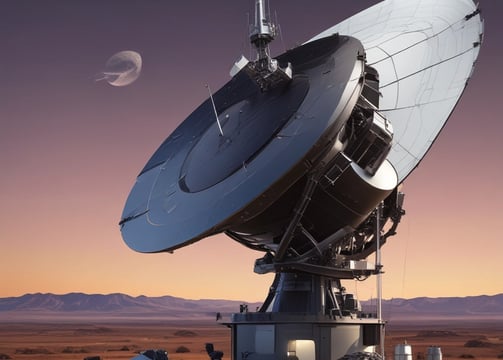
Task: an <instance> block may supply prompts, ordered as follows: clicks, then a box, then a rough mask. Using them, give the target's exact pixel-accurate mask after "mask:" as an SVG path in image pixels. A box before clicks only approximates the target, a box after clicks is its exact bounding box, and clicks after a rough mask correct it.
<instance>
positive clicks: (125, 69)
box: [97, 50, 142, 86]
mask: <svg viewBox="0 0 503 360" xmlns="http://www.w3.org/2000/svg"><path fill="white" fill-rule="evenodd" d="M141 66H142V58H141V55H140V54H139V53H137V52H136V51H132V50H124V51H120V52H118V53H116V54H114V55H113V56H112V57H110V59H108V61H107V62H106V64H105V71H103V72H102V73H101V74H100V77H99V78H98V79H97V81H98V80H106V81H107V82H108V83H109V84H110V85H112V86H127V85H130V84H132V83H133V82H134V81H136V79H138V77H139V76H140V72H141Z"/></svg>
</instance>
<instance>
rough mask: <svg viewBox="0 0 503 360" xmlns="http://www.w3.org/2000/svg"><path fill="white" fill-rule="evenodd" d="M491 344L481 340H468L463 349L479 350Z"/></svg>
mask: <svg viewBox="0 0 503 360" xmlns="http://www.w3.org/2000/svg"><path fill="white" fill-rule="evenodd" d="M490 346H491V344H490V343H487V342H484V341H481V340H468V341H467V342H465V347H469V348H481V347H490Z"/></svg>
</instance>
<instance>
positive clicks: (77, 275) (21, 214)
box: [0, 0, 503, 301]
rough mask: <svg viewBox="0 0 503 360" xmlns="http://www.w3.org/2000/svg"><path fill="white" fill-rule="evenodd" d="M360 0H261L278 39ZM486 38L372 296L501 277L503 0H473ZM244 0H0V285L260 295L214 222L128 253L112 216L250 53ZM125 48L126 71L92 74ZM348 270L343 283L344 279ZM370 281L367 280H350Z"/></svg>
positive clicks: (296, 35)
mask: <svg viewBox="0 0 503 360" xmlns="http://www.w3.org/2000/svg"><path fill="white" fill-rule="evenodd" d="M375 3H377V1H375V0H373V1H371V0H357V1H355V0H351V1H350V0H337V1H336V0H310V1H301V0H271V8H272V9H273V10H276V11H277V14H278V20H279V23H280V25H281V29H282V32H283V39H282V40H281V39H278V40H277V41H276V44H275V45H274V47H273V52H274V53H275V54H277V53H279V52H282V51H283V49H284V48H291V47H293V46H295V45H297V44H300V43H302V42H304V41H306V40H307V39H309V38H311V37H312V36H314V35H315V34H317V33H319V32H321V31H322V30H324V29H326V28H328V27H330V26H331V25H333V24H335V23H337V22H339V21H341V20H343V19H344V18H346V17H348V16H350V15H352V14H354V13H356V12H358V11H360V10H362V9H364V8H366V7H368V6H370V5H372V4H375ZM480 6H481V8H482V11H483V16H484V18H485V20H486V27H485V32H486V34H485V42H484V44H483V47H482V50H481V54H480V57H479V62H478V65H477V67H476V70H475V73H474V76H473V78H472V80H471V82H470V84H469V86H468V88H467V90H466V91H465V93H464V96H463V97H462V99H461V102H460V104H459V105H458V107H457V108H456V110H455V111H454V113H453V115H452V117H451V119H450V121H449V123H448V124H447V126H446V127H445V129H444V131H443V132H442V134H441V135H440V137H439V138H438V140H437V142H436V143H435V144H434V146H433V147H432V149H431V151H430V152H429V153H428V155H427V156H426V158H425V159H424V161H423V162H422V163H421V165H420V166H419V168H418V169H417V170H416V171H415V172H413V174H412V175H411V176H410V177H409V178H408V179H407V180H406V182H405V184H404V187H403V189H402V190H403V191H404V192H405V194H406V202H405V206H404V207H405V209H406V211H407V215H406V217H404V219H403V221H402V224H401V225H400V226H399V228H398V235H397V236H395V237H393V238H390V239H389V242H388V244H386V246H385V247H384V248H383V249H384V251H383V262H384V270H385V271H386V274H385V276H384V297H385V298H392V297H406V298H410V297H417V296H432V297H436V296H467V295H479V294H489V295H491V294H496V293H501V292H503V281H502V280H501V276H502V274H503V261H502V260H501V259H502V257H503V255H502V254H503V239H502V233H503V219H502V217H503V216H502V215H503V210H502V206H503V190H502V187H501V184H502V180H501V178H502V177H503V160H502V155H503V140H502V134H503V120H502V117H501V104H502V102H503V98H502V91H501V84H502V83H503V76H502V70H501V66H502V65H503V45H502V41H501V39H502V38H503V22H502V21H501V14H502V13H503V1H500V0H481V1H480ZM252 9H253V3H252V1H251V0H226V1H224V0H214V1H201V0H198V1H195V0H184V1H176V2H175V1H167V0H165V1H160V0H155V1H154V0H136V1H130V0H107V1H102V0H44V1H38V0H2V1H1V2H0V46H1V47H0V49H1V54H2V55H1V58H0V73H1V77H0V79H1V83H0V169H1V172H0V244H1V247H0V273H1V280H0V297H6V296H18V295H22V294H24V293H28V292H53V293H67V292H72V291H79V292H86V293H113V292H124V293H127V294H131V295H140V294H145V295H152V296H158V295H167V294H169V295H173V296H180V297H185V298H193V299H199V298H227V299H239V300H246V301H260V300H263V298H264V297H265V295H266V293H267V291H268V287H269V285H270V282H271V280H272V277H271V276H269V275H267V276H261V275H256V274H254V273H253V262H254V260H255V259H256V258H258V257H261V256H262V253H258V252H254V251H251V250H249V249H247V248H244V247H242V246H241V245H239V244H237V243H234V242H233V241H232V240H230V239H228V238H226V237H225V236H224V235H218V236H214V237H212V238H209V239H204V240H202V241H200V242H199V243H196V244H195V245H192V246H189V247H187V248H183V249H180V250H178V251H176V252H175V253H174V254H167V253H166V254H149V255H146V254H139V253H135V252H134V251H132V250H130V249H129V248H128V247H127V246H126V245H125V244H124V243H123V241H122V238H121V235H120V231H119V226H118V221H119V219H120V215H121V212H122V208H123V205H124V203H125V200H126V197H127V195H128V193H129V191H130V189H131V187H132V185H133V183H134V181H135V178H136V175H137V174H138V172H139V171H140V169H141V168H142V167H143V165H144V164H145V162H146V161H147V160H148V158H149V157H150V155H151V154H152V153H153V152H154V150H155V149H156V148H157V147H158V146H159V145H160V143H161V142H162V141H163V140H164V139H165V138H166V137H167V136H168V135H169V134H170V133H171V132H172V131H173V130H174V129H175V127H176V126H177V125H178V124H179V123H180V122H181V121H183V119H185V118H186V117H187V116H188V115H189V114H190V113H191V111H192V110H193V109H195V108H196V107H197V106H198V105H199V104H200V103H201V102H202V101H203V100H204V99H205V98H206V97H207V90H206V88H205V87H204V84H206V83H208V84H210V86H211V87H212V88H213V89H214V90H216V89H218V88H219V87H220V86H222V85H223V84H224V83H225V82H227V81H228V79H229V75H228V71H229V70H230V67H231V66H232V64H233V62H234V61H235V59H237V57H238V56H239V55H240V54H242V53H244V54H245V55H247V56H248V55H249V51H250V50H249V46H248V38H247V31H248V30H247V29H248V25H247V12H250V11H252ZM120 50H136V51H138V52H140V53H141V54H142V56H143V61H144V62H143V72H142V75H141V76H140V78H139V79H138V80H137V81H136V82H135V83H133V84H132V85H130V86H127V87H123V88H117V87H112V86H109V85H107V84H106V83H104V82H97V83H96V82H94V80H93V79H94V76H95V74H96V73H98V72H100V71H101V70H103V67H104V64H105V62H106V60H107V59H108V57H109V56H111V55H112V54H114V53H115V52H117V51H120ZM351 285H352V284H351ZM358 293H359V295H360V297H362V298H368V297H370V296H375V286H374V280H368V281H366V282H365V283H359V284H358Z"/></svg>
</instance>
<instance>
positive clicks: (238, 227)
mask: <svg viewBox="0 0 503 360" xmlns="http://www.w3.org/2000/svg"><path fill="white" fill-rule="evenodd" d="M261 11H262V10H261ZM257 29H260V26H257V27H256V28H255V31H264V33H263V34H256V33H255V34H252V36H251V38H252V42H253V41H255V43H254V44H255V45H256V47H257V50H258V53H259V56H263V57H264V58H263V59H262V58H259V60H257V62H256V63H252V62H249V63H248V64H247V63H246V61H241V64H240V66H239V67H238V70H236V71H235V72H234V73H236V75H235V76H234V77H233V78H232V80H231V81H229V82H228V83H227V84H226V85H225V86H224V87H223V88H222V89H220V90H219V91H218V92H217V93H215V95H214V97H213V98H211V99H208V100H207V101H205V102H204V103H203V104H202V105H201V106H200V107H199V108H197V109H196V110H195V111H194V112H193V113H192V114H191V115H190V116H189V117H188V118H187V119H186V120H185V121H184V122H183V123H182V124H181V125H180V126H179V127H178V128H177V129H176V130H175V131H174V132H173V133H172V134H171V135H170V136H169V137H168V138H167V139H166V140H165V142H164V143H163V144H162V145H161V146H160V148H159V149H158V150H157V151H156V152H155V153H154V155H153V156H152V157H151V159H150V160H149V161H148V163H147V164H146V166H145V167H144V169H143V170H142V171H141V172H140V174H139V176H138V179H137V182H136V184H135V186H134V187H133V189H132V191H131V194H130V196H129V198H128V200H127V203H126V206H125V208H124V211H123V214H122V218H121V222H120V224H121V231H122V235H123V238H124V240H125V241H126V243H127V244H128V245H129V246H130V247H131V248H133V249H135V250H137V251H141V252H159V251H172V250H174V249H177V248H180V247H183V246H185V245H188V244H190V243H193V242H195V241H197V240H199V239H202V238H204V237H207V236H209V235H212V234H216V233H219V232H226V233H227V235H229V236H231V237H232V238H233V239H235V240H237V241H239V242H241V243H243V244H244V245H246V246H249V247H251V248H253V249H257V250H262V251H266V252H273V253H277V252H278V251H279V252H280V253H281V254H282V255H284V252H285V251H288V252H290V253H296V254H302V253H304V254H308V253H309V251H311V250H312V247H313V246H315V247H316V246H318V245H319V244H321V243H323V244H325V246H330V247H332V245H335V244H338V245H337V248H338V249H339V250H338V251H342V252H344V253H347V254H353V256H356V255H355V254H361V256H362V257H365V256H367V255H368V254H369V248H370V247H369V244H368V243H367V240H361V238H364V239H366V238H369V237H370V238H372V236H370V235H369V232H368V230H363V228H362V227H365V226H364V223H365V219H367V217H368V216H369V215H370V213H371V212H372V210H373V209H374V208H375V206H376V204H378V203H379V202H380V201H382V200H384V199H385V198H387V197H388V201H390V202H394V201H395V202H396V200H397V197H396V196H395V195H394V196H393V197H391V198H390V197H389V196H390V195H391V193H392V192H395V193H396V186H397V185H398V184H399V183H400V182H401V181H403V179H405V177H406V176H407V175H408V174H409V173H410V172H411V171H412V170H413V169H414V168H415V166H417V164H418V162H419V161H420V160H421V159H422V157H423V156H424V155H425V153H426V151H427V150H428V149H429V148H430V146H431V144H432V142H433V141H434V140H435V138H436V137H437V135H438V133H439V131H440V130H441V129H442V127H443V125H444V124H445V122H446V121H447V118H448V117H449V115H450V113H451V112H452V110H453V108H454V106H455V104H456V103H457V101H458V100H459V97H460V96H461V93H462V91H463V89H464V87H465V85H466V82H467V80H468V78H469V77H470V75H471V72H472V68H473V64H474V61H475V59H476V57H477V55H478V52H479V45H480V42H481V36H482V35H481V34H482V22H481V19H480V16H479V14H478V10H477V9H476V8H475V6H474V4H473V3H472V2H471V0H461V1H458V0H445V1H443V2H442V4H440V5H439V4H438V3H437V2H435V1H433V0H400V1H397V0H387V1H383V2H382V3H379V4H378V5H376V6H373V7H371V8H369V9H367V10H365V11H363V12H361V13H359V14H357V15H355V16H353V17H351V18H350V19H348V20H346V21H343V22H342V23H340V24H339V25H336V26H334V27H332V28H330V29H328V30H327V31H325V32H323V33H321V34H319V35H318V36H316V37H315V38H313V39H311V40H310V41H309V42H307V43H306V44H304V45H302V46H300V47H298V48H295V49H293V50H291V51H288V52H286V53H285V54H283V55H280V56H279V57H278V58H277V59H269V58H267V56H268V53H267V51H262V50H260V48H259V46H263V45H264V44H263V41H265V40H264V39H266V40H267V41H270V40H271V39H272V30H271V29H274V27H272V26H268V27H265V28H263V29H262V30H257ZM338 34H349V35H351V36H346V35H338ZM253 39H254V40H253ZM360 41H361V43H360ZM265 45H267V42H266V44H265ZM264 61H265V62H264ZM253 64H254V65H253ZM261 64H267V65H266V66H265V67H264V68H263V69H261V68H260V66H262V65H261ZM278 64H279V66H278ZM282 66H283V67H285V70H284V71H283V72H281V71H279V70H282V68H281V67H282ZM271 69H273V70H274V71H273V70H271ZM292 69H293V78H289V75H288V73H291V72H292ZM264 71H271V75H268V76H267V79H268V81H269V83H266V82H264V80H263V79H264V78H265V77H264V76H263V72H264ZM271 79H272V80H271ZM268 87H270V89H268ZM213 105H214V106H215V108H213ZM215 115H216V118H215ZM220 124H222V126H221V127H222V129H220ZM365 124H366V125H365ZM310 181H313V182H314V183H316V185H313V186H315V187H316V190H313V193H312V196H309V199H310V200H309V202H311V203H310V204H309V206H308V205H307V204H302V202H301V200H299V199H300V198H301V197H302V196H303V195H302V194H303V193H305V192H308V191H311V190H308V188H307V187H308V183H309V182H310ZM311 199H312V201H311ZM298 207H305V208H306V209H305V211H303V213H302V219H301V220H300V219H293V218H292V215H291V214H292V212H294V211H296V210H295V209H296V208H298ZM392 207H393V206H392V205H390V208H392ZM328 209H330V211H328ZM294 223H296V224H297V225H298V226H300V229H301V230H300V231H299V229H298V228H295V226H293V224H294ZM289 224H290V225H289ZM289 226H293V228H295V231H294V230H293V228H292V230H291V232H290V233H289V235H288V236H292V237H293V239H290V240H289V241H287V242H286V243H287V244H288V245H284V246H286V248H287V249H288V250H285V249H284V248H282V246H280V242H281V241H282V240H281V239H282V238H283V237H284V236H283V235H284V234H283V233H284V231H285V229H286V228H287V227H289ZM356 229H360V230H359V231H360V235H359V236H358V237H359V238H360V240H355V239H351V235H348V234H351V233H354V232H355V230H356ZM282 234H283V235H282ZM335 234H337V235H335ZM334 236H335V238H333V237H334ZM314 239H316V240H314ZM316 244H318V245H316ZM328 244H330V245H328ZM354 244H359V245H354ZM355 246H356V247H355ZM310 249H311V250H310ZM364 249H365V250H364ZM318 250H319V249H318ZM356 257H358V256H356ZM268 271H269V270H268Z"/></svg>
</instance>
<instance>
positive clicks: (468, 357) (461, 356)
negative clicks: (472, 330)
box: [459, 354, 475, 359]
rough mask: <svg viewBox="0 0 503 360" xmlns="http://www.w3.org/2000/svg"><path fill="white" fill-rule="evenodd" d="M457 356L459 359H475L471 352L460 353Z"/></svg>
mask: <svg viewBox="0 0 503 360" xmlns="http://www.w3.org/2000/svg"><path fill="white" fill-rule="evenodd" d="M459 357H460V358H461V359H475V356H473V355H472V354H461V355H459Z"/></svg>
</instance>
